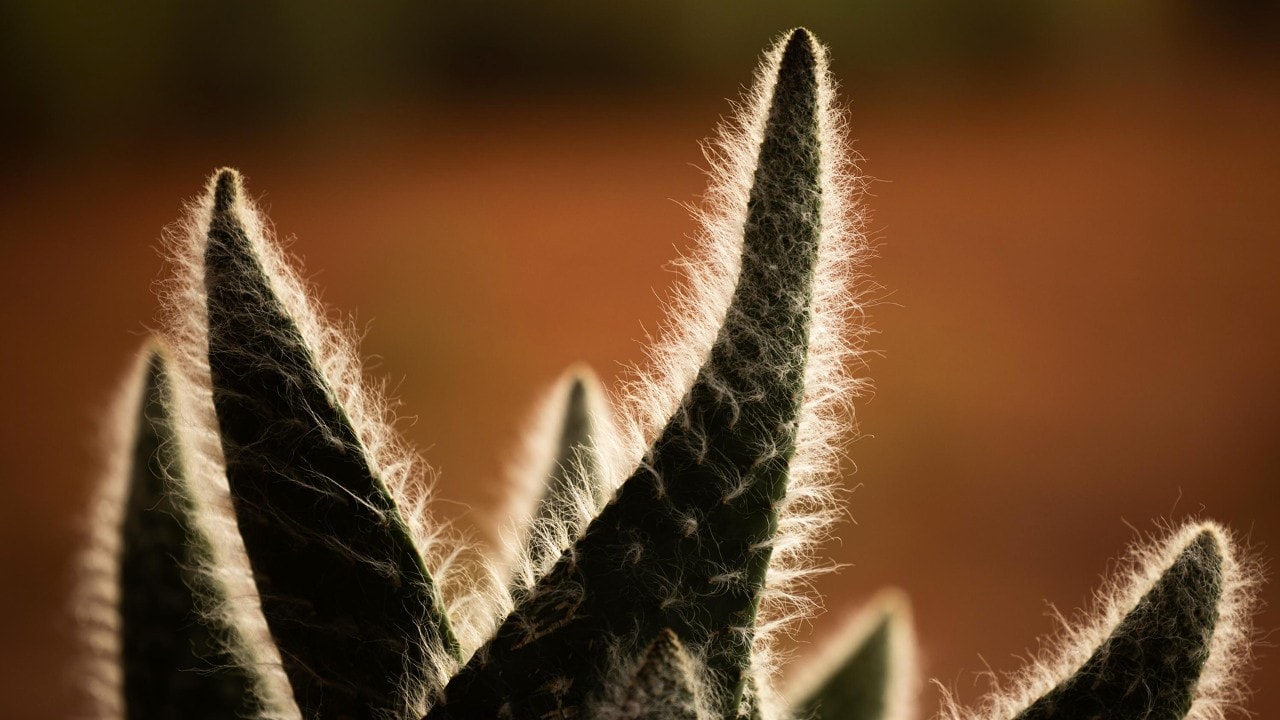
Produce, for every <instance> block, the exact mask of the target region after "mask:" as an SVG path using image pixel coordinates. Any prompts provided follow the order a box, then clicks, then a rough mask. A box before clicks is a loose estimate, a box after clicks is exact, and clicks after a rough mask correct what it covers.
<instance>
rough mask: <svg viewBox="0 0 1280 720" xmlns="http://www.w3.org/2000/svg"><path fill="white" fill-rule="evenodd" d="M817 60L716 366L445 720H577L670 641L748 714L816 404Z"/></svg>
mask: <svg viewBox="0 0 1280 720" xmlns="http://www.w3.org/2000/svg"><path fill="white" fill-rule="evenodd" d="M816 52H817V48H816V45H815V41H814V40H813V38H812V37H811V36H810V35H809V34H808V33H807V32H806V31H804V30H798V31H796V32H795V33H793V34H792V35H791V37H790V38H789V40H788V41H787V43H786V46H785V49H784V52H783V54H782V58H781V63H780V66H779V70H778V75H777V80H776V84H775V85H774V88H773V95H772V104H771V107H770V108H769V111H768V113H769V114H768V118H767V122H766V124H765V129H764V137H763V141H762V143H761V145H760V148H759V159H758V165H757V168H756V172H755V177H754V185H753V187H752V189H751V194H750V198H749V202H748V207H747V218H746V223H745V228H744V233H745V234H744V239H743V248H742V266H741V271H740V275H739V278H738V284H737V287H736V289H735V291H734V295H733V298H732V301H731V305H730V307H729V309H728V313H727V316H726V317H725V320H724V325H723V326H722V328H721V330H720V332H719V335H718V336H717V338H716V340H715V343H714V345H713V347H712V349H711V352H710V357H709V358H708V359H707V361H706V364H705V365H704V367H703V368H702V369H701V371H700V372H699V373H698V376H697V378H696V380H695V381H694V384H693V386H692V388H691V389H690V390H689V392H688V394H687V396H686V397H685V399H684V401H683V403H682V404H681V406H680V408H679V410H678V411H677V414H676V415H675V416H674V417H673V418H671V420H670V421H669V423H668V425H667V426H666V428H665V429H664V430H663V431H662V433H661V434H660V436H659V437H658V439H657V440H656V442H655V444H654V445H653V447H652V448H651V450H650V451H649V453H648V454H647V457H646V458H645V459H644V461H643V463H642V465H641V466H640V467H639V468H638V469H637V470H636V471H635V473H634V474H633V475H632V476H631V477H630V478H629V479H627V480H626V482H625V484H624V485H623V486H622V487H621V489H620V490H619V492H618V494H617V495H616V496H615V498H614V500H613V501H612V502H611V503H610V504H609V505H608V506H606V507H605V509H604V510H603V511H602V512H601V514H600V516H599V517H598V518H596V520H595V521H594V522H592V523H591V525H590V527H589V528H588V530H587V532H586V534H585V535H584V536H583V537H582V539H581V540H579V541H578V542H577V543H576V544H575V546H574V547H572V548H570V549H569V550H568V551H567V552H566V553H565V555H564V556H563V557H562V558H561V559H560V561H559V562H558V563H557V564H556V566H555V568H554V569H553V570H552V572H551V573H550V574H548V575H547V576H546V577H545V578H544V579H543V580H542V582H541V583H540V584H539V586H538V587H537V588H536V589H535V591H534V593H533V594H532V596H531V597H530V599H529V600H528V601H527V602H526V603H524V604H523V605H522V606H520V607H518V608H517V609H516V611H515V612H514V613H512V615H511V616H509V617H508V618H507V620H506V621H505V622H504V624H503V625H502V627H501V628H500V629H499V630H498V633H497V636H496V637H495V639H494V640H493V641H491V643H490V644H489V645H488V646H487V647H486V648H484V649H482V650H481V651H480V652H479V653H477V656H476V657H475V658H473V660H472V661H471V662H470V663H469V664H468V666H467V667H466V668H465V669H464V670H463V671H462V672H461V673H460V674H459V675H458V676H457V677H455V678H454V679H453V680H452V681H450V683H449V685H448V687H447V689H446V698H445V701H444V702H443V703H441V704H440V705H439V706H437V707H436V708H435V709H433V711H432V717H433V718H445V717H452V718H459V719H461V718H471V717H493V716H495V715H496V714H497V710H498V708H499V706H500V705H503V704H504V703H505V704H506V707H507V708H508V709H509V711H510V712H511V713H512V716H513V717H516V718H536V717H540V716H542V715H543V714H544V713H548V712H555V711H557V709H558V708H565V707H569V708H575V707H578V706H580V703H581V701H582V698H583V697H584V696H585V695H586V694H587V693H590V692H592V691H593V690H594V689H595V688H596V687H597V686H598V685H599V684H600V682H601V678H600V673H601V672H602V668H604V667H606V666H607V662H606V658H607V657H608V655H609V654H610V653H611V652H617V651H618V650H619V648H621V649H622V650H623V651H624V652H628V651H630V652H634V651H636V650H638V649H639V648H638V646H639V644H640V643H643V642H646V641H647V639H648V638H652V637H654V636H655V635H656V634H657V633H658V632H660V631H661V630H662V629H664V628H671V629H672V630H674V631H675V632H676V633H677V634H678V635H679V636H680V638H681V639H682V641H683V642H685V643H686V645H688V646H690V647H692V648H696V650H697V652H698V653H699V655H700V656H702V657H705V658H706V663H707V666H708V676H709V677H710V678H711V680H710V682H711V683H712V684H713V685H714V687H712V688H711V691H712V695H713V696H714V697H717V698H722V699H723V702H724V707H721V708H718V712H720V713H722V714H723V715H724V716H726V717H733V716H736V715H737V712H738V699H739V697H740V696H741V694H742V688H743V681H744V677H745V670H746V668H747V666H748V661H749V655H750V650H751V642H752V635H753V628H754V624H755V612H756V607H757V604H758V603H759V601H760V595H761V591H762V587H763V583H764V578H765V572H766V569H767V567H768V565H769V559H770V552H771V549H770V548H771V542H772V538H773V535H774V533H775V532H776V530H777V521H778V515H777V509H778V505H779V503H780V502H781V501H782V499H783V497H784V495H785V493H786V489H787V469H788V461H789V459H790V457H791V454H792V453H793V451H794V449H795V433H796V427H797V421H798V414H799V411H800V407H801V401H802V398H803V394H804V386H803V379H804V368H805V359H806V351H807V346H808V329H809V322H810V317H809V313H810V304H811V298H812V284H813V275H814V269H815V264H816V259H817V251H818V240H819V236H820V225H821V221H820V216H821V210H822V207H821V187H820V184H819V179H820V167H819V153H820V147H819V146H820V141H819V134H818V129H819V118H818V108H819V103H818V92H819V79H818V77H817V69H818V66H817V57H816ZM556 678H572V682H571V683H562V682H552V681H553V680H555V679H556Z"/></svg>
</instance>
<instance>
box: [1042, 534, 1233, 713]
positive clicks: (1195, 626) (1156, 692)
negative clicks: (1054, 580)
mask: <svg viewBox="0 0 1280 720" xmlns="http://www.w3.org/2000/svg"><path fill="white" fill-rule="evenodd" d="M1221 595H1222V551H1221V549H1220V548H1219V547H1218V541H1217V539H1216V538H1215V537H1214V535H1213V533H1211V532H1208V531H1205V532H1202V533H1200V534H1198V535H1196V536H1195V538H1194V539H1193V540H1192V541H1191V542H1190V543H1188V545H1187V546H1186V547H1185V548H1184V549H1183V550H1182V551H1181V553H1180V554H1179V555H1178V557H1177V559H1176V560H1175V561H1174V562H1173V565H1172V566H1170V567H1169V569H1168V570H1167V571H1165V573H1164V574H1163V575H1162V576H1161V577H1160V578H1159V580H1157V581H1156V583H1155V585H1154V586H1152V588H1151V589H1150V590H1149V591H1147V593H1146V595H1144V596H1143V597H1142V599H1141V600H1140V601H1139V602H1138V605H1137V606H1136V607H1135V608H1134V609H1133V610H1132V611H1131V612H1130V613H1129V614H1128V615H1126V616H1125V618H1124V619H1123V620H1122V621H1121V622H1120V624H1119V625H1118V626H1117V627H1116V628H1115V630H1113V631H1112V633H1111V635H1110V636H1109V637H1108V638H1107V639H1106V640H1105V641H1104V642H1103V643H1102V645H1101V647H1099V648H1098V649H1097V651H1096V652H1094V654H1093V655H1092V656H1091V657H1090V658H1089V659H1088V661H1086V662H1085V663H1084V665H1082V666H1081V667H1080V669H1079V670H1078V671H1076V673H1075V674H1074V675H1072V676H1071V677H1069V678H1067V679H1066V680H1064V681H1063V682H1062V683H1061V684H1060V685H1058V686H1057V687H1056V688H1054V689H1053V690H1051V691H1049V692H1048V693H1046V694H1045V695H1043V696H1042V697H1040V698H1039V699H1038V700H1036V701H1035V702H1034V703H1032V704H1031V706H1030V707H1028V708H1027V709H1026V710H1024V711H1023V712H1022V713H1020V714H1019V715H1018V716H1017V717H1018V720H1078V719H1079V718H1099V719H1103V718H1106V719H1112V718H1114V719H1115V720H1121V719H1128V718H1142V719H1143V720H1181V718H1184V717H1186V715H1187V713H1188V711H1190V709H1191V703H1192V699H1193V697H1194V693H1195V688H1196V684H1197V682H1198V681H1199V679H1200V672H1201V670H1202V669H1203V668H1204V664H1205V661H1206V660H1207V659H1208V657H1209V643H1210V640H1211V639H1212V637H1213V630H1214V626H1215V625H1216V623H1217V620H1218V601H1219V599H1220V597H1221Z"/></svg>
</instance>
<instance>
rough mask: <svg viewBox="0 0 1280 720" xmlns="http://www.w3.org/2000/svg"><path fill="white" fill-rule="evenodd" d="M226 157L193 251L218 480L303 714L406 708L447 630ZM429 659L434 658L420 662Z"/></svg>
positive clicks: (446, 641) (451, 644) (446, 644)
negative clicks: (220, 461)
mask: <svg viewBox="0 0 1280 720" xmlns="http://www.w3.org/2000/svg"><path fill="white" fill-rule="evenodd" d="M240 192H241V189H240V180H239V177H238V176H237V175H236V174H235V173H234V172H232V171H222V172H221V173H219V175H218V176H217V178H216V180H215V183H214V190H213V193H214V194H213V216H212V221H211V224H210V226H209V233H208V246H207V250H206V254H205V283H206V291H207V295H208V313H209V316H208V317H209V366H210V371H211V377H212V381H213V397H214V404H215V408H216V410H217V416H218V421H219V424H220V427H221V435H222V447H223V453H224V455H225V458H226V469H227V480H228V482H229V484H230V487H231V493H232V499H233V501H234V505H235V510H236V517H237V521H238V523H239V526H240V532H241V534H242V535H243V537H244V544H245V548H246V549H247V551H248V553H249V559H250V562H251V564H252V566H253V572H254V577H255V580H256V581H257V583H258V588H259V592H260V594H261V596H262V605H263V611H264V613H265V615H266V618H267V623H268V625H269V626H270V628H271V633H272V635H273V636H274V637H275V639H276V641H277V643H278V644H279V646H280V651H281V655H282V656H283V659H284V665H285V670H286V672H287V673H288V675H289V679H290V682H291V683H292V685H293V689H294V693H295V695H296V697H297V701H298V705H299V707H300V708H301V709H302V711H303V714H304V715H305V716H306V717H308V718H342V717H370V716H373V715H376V714H379V713H384V714H393V713H403V712H404V711H406V710H407V708H406V707H405V706H406V704H407V703H411V702H414V700H413V699H412V698H405V697H404V695H405V689H406V688H407V687H415V686H419V685H422V684H425V685H426V686H427V687H426V691H427V692H428V693H430V692H433V691H435V690H437V689H438V687H432V686H431V685H432V683H433V682H434V680H433V678H434V675H433V674H432V673H431V672H429V669H428V668H427V667H426V666H427V665H428V664H429V663H430V662H433V661H434V660H435V658H436V657H438V656H439V655H440V654H441V652H440V651H441V649H443V652H445V653H448V654H452V655H456V653H457V643H456V642H455V641H454V639H453V636H452V634H451V631H450V628H449V625H448V622H447V620H446V618H445V616H444V614H443V612H442V611H441V609H440V606H439V604H438V600H437V597H436V590H435V586H434V584H433V581H432V579H431V577H430V575H429V574H428V572H427V568H426V566H425V564H424V562H423V559H422V557H421V556H420V555H419V553H418V551H417V549H416V547H415V545H414V542H413V539H412V536H411V535H410V532H409V530H408V527H407V526H406V524H405V522H404V519H403V518H402V517H401V515H400V513H399V511H398V509H397V507H396V503H395V501H394V499H393V498H392V496H391V494H390V493H389V492H388V490H387V487H386V485H385V484H384V482H383V481H382V479H381V478H380V477H379V475H378V473H377V471H376V469H375V468H373V467H372V466H371V463H370V461H369V459H368V455H367V452H366V450H365V448H364V447H363V445H362V444H361V442H360V439H359V437H358V435H357V433H356V431H355V429H354V428H353V427H352V424H351V422H350V420H349V419H348V416H347V413H346V411H345V409H344V408H342V407H340V406H339V405H338V404H337V401H336V400H335V399H334V397H335V396H334V393H333V391H332V389H331V387H329V385H328V381H327V380H326V379H325V378H324V377H323V375H322V374H321V373H320V371H319V369H318V367H317V360H316V355H315V352H316V350H315V348H312V347H309V346H308V344H307V343H306V341H305V340H304V338H303V335H302V334H301V332H300V331H299V328H298V325H297V323H296V320H295V319H294V318H293V317H292V316H291V315H290V313H289V310H288V309H287V307H286V305H285V304H284V303H283V302H282V301H281V299H280V297H279V296H278V295H277V292H276V289H275V287H274V285H273V281H272V279H271V278H270V277H269V276H268V275H267V274H266V271H265V270H264V267H263V263H262V259H261V256H260V255H259V249H258V246H257V245H256V243H261V242H265V241H264V240H262V239H261V238H253V237H250V235H249V234H248V231H247V230H246V228H247V227H252V224H251V223H246V221H245V215H244V213H246V212H247V210H246V209H245V206H244V204H243V201H242V200H241V199H240V197H239V194H240ZM431 670H434V668H432V669H431Z"/></svg>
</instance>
